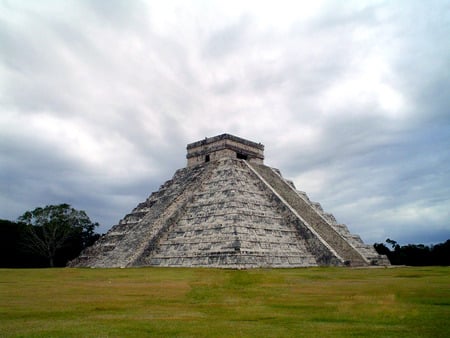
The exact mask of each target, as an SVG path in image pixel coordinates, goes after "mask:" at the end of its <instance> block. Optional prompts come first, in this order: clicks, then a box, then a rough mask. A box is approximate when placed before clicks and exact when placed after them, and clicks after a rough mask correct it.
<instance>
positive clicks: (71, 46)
mask: <svg viewBox="0 0 450 338" xmlns="http://www.w3.org/2000/svg"><path fill="white" fill-rule="evenodd" d="M225 132H226V133H231V134H234V135H237V136H241V137H244V138H247V139H250V140H253V141H256V142H261V143H263V144H264V145H265V147H266V148H265V149H266V150H265V154H266V164H268V165H270V166H273V167H277V168H279V169H280V170H281V171H282V173H283V176H284V177H286V178H290V179H292V180H293V181H294V182H295V184H296V186H297V188H298V189H299V190H303V191H306V192H307V193H308V195H309V196H310V198H311V199H312V200H314V201H318V202H320V203H321V204H322V206H323V208H324V209H325V210H326V211H328V212H332V213H333V214H334V215H335V217H336V218H337V220H338V221H339V222H341V223H345V224H347V225H348V227H349V228H350V230H351V231H352V232H355V233H357V234H360V235H361V237H362V238H363V240H365V241H366V242H367V243H374V242H384V241H385V239H386V238H388V237H389V238H392V239H395V240H397V241H398V242H400V243H402V244H407V243H425V244H431V243H439V242H442V241H445V240H446V239H449V238H450V215H449V210H450V170H449V169H450V151H449V150H450V2H449V1H414V0H405V1H362V0H358V1H318V0H315V1H281V0H278V1H263V0H257V1H244V0H240V1H232V0H227V1H210V0H204V1H167V0H165V1H121V0H115V1H111V0H108V1H107V0H104V1H102V0H97V1H94V0H92V1H87V0H86V1H82V0H73V1H69V0H67V1H66V0H61V1H60V0H54V1H50V0H48V1H47V0H40V1H33V0H28V1H25V0H24V1H21V0H0V218H2V219H10V220H15V219H16V218H17V217H18V216H20V215H21V214H22V213H23V212H24V211H26V210H31V209H34V208H35V207H37V206H45V205H48V204H57V203H69V204H71V205H72V206H74V207H75V208H77V209H82V210H85V211H86V212H87V213H88V215H89V216H90V218H91V219H92V220H93V221H96V222H99V223H100V224H101V228H100V232H105V231H106V230H107V229H109V228H110V227H111V226H112V225H114V224H116V223H117V222H118V221H119V220H120V219H121V218H122V217H123V216H124V215H125V214H126V213H128V212H130V211H131V209H133V208H134V207H135V206H136V205H137V204H138V203H139V202H141V201H143V200H145V199H146V198H147V197H148V196H149V195H150V193H151V192H152V191H155V190H157V189H158V188H159V186H160V185H161V184H162V183H163V182H164V181H166V180H167V179H169V178H171V177H172V175H173V174H174V172H175V170H176V169H178V168H181V167H184V166H185V163H186V160H185V153H186V149H185V148H186V144H187V143H190V142H194V141H197V140H200V139H203V138H204V137H206V136H215V135H218V134H222V133H225Z"/></svg>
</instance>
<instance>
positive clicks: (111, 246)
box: [69, 134, 389, 268]
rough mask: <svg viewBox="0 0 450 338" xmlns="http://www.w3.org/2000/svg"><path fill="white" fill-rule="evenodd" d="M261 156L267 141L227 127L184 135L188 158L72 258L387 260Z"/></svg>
mask: <svg viewBox="0 0 450 338" xmlns="http://www.w3.org/2000/svg"><path fill="white" fill-rule="evenodd" d="M388 264H389V261H388V260H387V258H386V257H385V256H380V255H378V254H377V252H376V251H375V250H374V248H373V247H372V246H370V245H366V244H364V243H363V242H362V240H361V238H360V237H359V236H357V235H353V234H351V233H350V232H349V230H348V229H347V227H346V226H345V225H343V224H338V223H337V222H336V220H335V218H334V217H333V215H331V214H329V213H325V212H324V211H323V210H322V208H321V206H320V204H318V203H315V202H311V201H310V200H309V199H308V197H307V195H306V194H305V193H304V192H301V191H298V190H296V188H295V186H294V184H293V183H292V182H291V181H288V180H286V179H284V178H283V177H282V176H281V173H280V171H279V170H277V169H274V168H271V167H268V166H266V165H265V164H264V146H263V145H262V144H260V143H255V142H251V141H248V140H245V139H242V138H239V137H236V136H233V135H229V134H223V135H219V136H215V137H211V138H205V139H204V140H201V141H198V142H194V143H191V144H188V145H187V166H186V168H183V169H179V170H177V171H176V172H175V175H174V176H173V178H172V179H171V180H169V181H167V182H165V183H164V184H163V185H162V186H161V187H160V189H159V190H158V191H157V192H154V193H152V194H151V195H150V197H148V198H147V200H146V201H144V202H142V203H140V204H138V206H137V207H136V208H135V209H133V211H132V212H131V213H130V214H128V215H126V216H125V217H124V218H123V219H122V220H121V221H120V222H119V224H117V225H115V226H114V227H112V228H111V230H110V231H108V233H107V234H106V235H104V236H102V237H101V238H100V239H99V240H98V241H97V242H96V243H95V244H94V245H93V246H92V247H89V248H87V249H86V250H84V251H83V252H82V253H81V255H80V256H79V257H78V258H77V259H75V260H74V261H72V262H70V264H69V265H70V266H78V267H133V266H171V267H221V268H256V267H304V266H323V265H334V266H367V265H388Z"/></svg>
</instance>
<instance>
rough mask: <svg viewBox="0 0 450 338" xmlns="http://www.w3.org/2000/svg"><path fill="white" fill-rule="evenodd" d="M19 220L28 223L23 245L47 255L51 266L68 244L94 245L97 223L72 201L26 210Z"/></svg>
mask: <svg viewBox="0 0 450 338" xmlns="http://www.w3.org/2000/svg"><path fill="white" fill-rule="evenodd" d="M19 221H20V222H22V223H23V225H24V226H25V236H24V237H25V238H24V241H23V242H24V245H25V246H26V247H27V248H28V249H29V250H30V251H32V252H34V253H35V254H37V255H40V256H42V257H45V258H47V259H48V263H49V265H50V266H51V267H53V266H55V258H56V257H57V254H58V251H59V250H60V249H62V248H64V247H65V246H73V242H74V240H76V241H78V243H79V245H78V246H79V247H80V250H81V249H82V248H84V247H86V246H88V245H90V244H92V239H93V238H95V233H94V229H95V228H96V227H97V226H98V223H93V222H91V220H90V219H89V217H88V216H87V214H86V213H85V212H84V211H82V210H76V209H74V208H72V207H71V206H70V205H69V204H59V205H47V206H46V207H45V208H40V207H39V208H36V209H34V210H33V211H27V212H25V213H24V214H23V215H22V216H20V217H19ZM69 258H70V257H69Z"/></svg>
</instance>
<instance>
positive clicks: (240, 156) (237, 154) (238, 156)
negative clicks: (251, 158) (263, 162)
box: [236, 153, 248, 160]
mask: <svg viewBox="0 0 450 338" xmlns="http://www.w3.org/2000/svg"><path fill="white" fill-rule="evenodd" d="M236 158H238V159H240V160H248V156H247V155H245V154H242V153H236Z"/></svg>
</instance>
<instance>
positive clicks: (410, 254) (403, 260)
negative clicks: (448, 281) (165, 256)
mask: <svg viewBox="0 0 450 338" xmlns="http://www.w3.org/2000/svg"><path fill="white" fill-rule="evenodd" d="M96 227H98V223H94V222H92V221H91V220H90V219H89V217H88V216H87V214H86V212H84V211H83V210H76V209H74V208H72V207H71V206H70V205H69V204H59V205H47V206H46V207H43V208H42V207H38V208H35V209H34V210H32V211H26V212H25V213H24V214H23V215H22V216H20V217H19V218H18V220H17V221H16V222H13V221H9V220H1V219H0V267H3V268H41V267H54V266H66V264H67V263H68V262H69V261H70V260H72V259H74V258H76V257H78V255H79V254H80V252H81V251H82V250H83V249H84V248H86V247H88V246H91V245H92V244H94V242H95V241H96V240H97V239H99V238H100V235H99V234H98V233H96V232H95V228H96ZM386 243H387V244H388V245H389V246H390V247H391V248H389V247H388V246H386V245H385V244H383V243H375V244H374V248H375V250H376V251H377V252H378V253H379V254H382V255H386V256H387V257H388V258H389V261H390V262H391V264H393V265H412V266H425V265H450V239H449V240H447V241H446V242H444V243H440V244H436V245H432V246H426V245H423V244H408V245H403V246H401V245H399V244H398V243H397V242H396V241H394V240H391V239H389V238H388V239H387V240H386Z"/></svg>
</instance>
